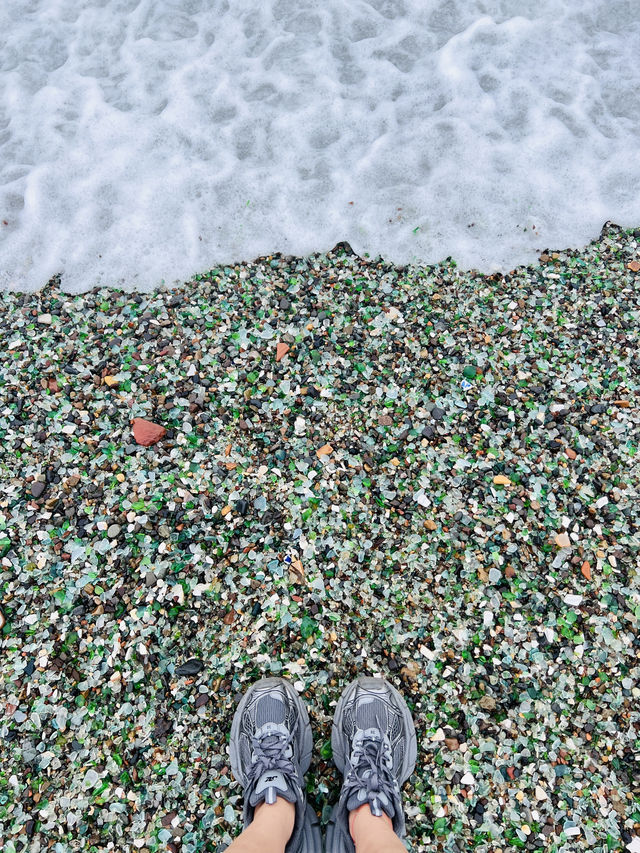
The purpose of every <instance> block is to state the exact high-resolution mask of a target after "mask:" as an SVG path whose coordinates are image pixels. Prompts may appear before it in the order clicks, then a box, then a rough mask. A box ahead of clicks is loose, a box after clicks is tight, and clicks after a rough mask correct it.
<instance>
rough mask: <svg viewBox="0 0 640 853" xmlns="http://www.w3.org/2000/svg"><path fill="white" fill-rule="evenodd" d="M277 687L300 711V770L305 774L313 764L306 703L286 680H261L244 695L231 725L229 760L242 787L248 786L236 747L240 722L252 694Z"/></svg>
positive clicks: (311, 740)
mask: <svg viewBox="0 0 640 853" xmlns="http://www.w3.org/2000/svg"><path fill="white" fill-rule="evenodd" d="M276 687H282V688H284V690H285V691H286V693H287V695H288V696H289V698H290V699H291V700H292V701H293V703H294V705H295V706H296V708H297V710H298V714H299V719H300V725H301V727H302V746H301V748H300V755H299V758H298V761H299V763H300V770H301V771H302V773H303V774H304V773H306V772H307V770H308V769H309V765H310V764H311V753H312V751H313V735H312V732H311V724H310V723H309V714H308V713H307V709H306V708H305V705H304V702H303V701H302V699H301V698H300V696H299V695H298V693H297V691H296V689H295V688H294V686H293V685H292V684H290V683H289V682H288V681H287V680H286V679H285V678H275V677H272V678H262V679H260V681H256V682H255V683H254V684H252V685H251V687H250V688H249V690H247V692H246V693H245V694H244V696H243V697H242V699H241V700H240V702H239V704H238V707H237V708H236V712H235V714H234V715H233V722H232V724H231V737H230V739H229V760H230V762H231V770H232V771H233V775H234V776H235V778H236V779H237V780H238V782H240V784H241V785H242V787H245V786H246V784H247V779H246V777H245V775H244V773H243V772H242V768H241V765H240V754H239V752H238V748H237V746H236V744H237V743H238V737H239V734H240V720H241V719H242V715H243V713H244V709H245V708H246V707H247V703H248V702H249V699H250V698H251V694H252V692H253V691H254V690H262V689H265V688H267V689H274V688H276Z"/></svg>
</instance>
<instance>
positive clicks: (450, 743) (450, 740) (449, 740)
mask: <svg viewBox="0 0 640 853" xmlns="http://www.w3.org/2000/svg"><path fill="white" fill-rule="evenodd" d="M444 742H445V743H446V745H447V749H450V750H451V751H452V752H454V751H455V750H456V749H459V747H460V741H459V740H458V738H457V737H446V738H445V739H444Z"/></svg>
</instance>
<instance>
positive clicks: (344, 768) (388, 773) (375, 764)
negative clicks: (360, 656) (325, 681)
mask: <svg viewBox="0 0 640 853" xmlns="http://www.w3.org/2000/svg"><path fill="white" fill-rule="evenodd" d="M331 747H332V749H333V760H334V761H335V763H336V767H337V768H338V770H340V771H341V772H342V773H343V774H344V781H343V783H342V791H341V792H340V799H339V800H338V803H337V805H336V806H335V808H334V810H333V813H332V815H331V818H330V820H329V825H328V826H327V843H326V848H325V849H326V851H327V853H353V851H355V845H354V843H353V840H352V838H351V834H350V832H349V812H351V811H353V810H354V809H357V808H359V807H360V806H362V805H364V804H365V803H369V808H370V809H371V811H372V813H373V814H374V815H382V813H383V812H384V813H385V814H387V815H388V816H389V817H390V818H391V821H392V823H393V829H394V831H395V833H396V835H397V836H398V837H399V838H403V837H404V832H405V823H404V813H403V811H402V798H401V794H400V786H401V785H402V784H403V783H404V782H406V780H407V779H408V778H409V776H410V775H411V773H412V772H413V768H414V767H415V763H416V753H417V747H416V733H415V729H414V726H413V720H412V719H411V713H410V711H409V709H408V708H407V703H406V702H405V701H404V699H403V698H402V696H401V695H400V694H399V693H398V691H397V690H396V689H395V687H393V686H392V685H391V684H389V683H388V682H387V681H385V680H384V679H383V678H367V677H362V678H358V679H357V680H356V681H353V682H352V683H351V684H350V685H349V686H348V687H347V688H346V689H345V690H344V692H343V694H342V696H341V697H340V701H339V702H338V706H337V708H336V712H335V714H334V717H333V729H332V731H331Z"/></svg>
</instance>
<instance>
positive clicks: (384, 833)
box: [349, 803, 407, 853]
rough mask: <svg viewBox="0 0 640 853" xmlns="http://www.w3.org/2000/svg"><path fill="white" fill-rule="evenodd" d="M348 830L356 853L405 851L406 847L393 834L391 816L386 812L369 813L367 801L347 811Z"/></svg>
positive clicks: (397, 852)
mask: <svg viewBox="0 0 640 853" xmlns="http://www.w3.org/2000/svg"><path fill="white" fill-rule="evenodd" d="M349 832H350V833H351V837H352V838H353V843H354V844H355V845H356V853H407V848H406V847H405V846H404V844H403V843H402V841H400V839H399V838H398V836H397V835H396V834H395V832H394V829H393V823H392V821H391V818H390V817H388V816H387V815H386V814H381V815H380V817H376V816H375V815H373V814H371V809H370V808H369V803H366V804H365V805H364V806H360V808H359V809H354V810H353V811H351V812H349Z"/></svg>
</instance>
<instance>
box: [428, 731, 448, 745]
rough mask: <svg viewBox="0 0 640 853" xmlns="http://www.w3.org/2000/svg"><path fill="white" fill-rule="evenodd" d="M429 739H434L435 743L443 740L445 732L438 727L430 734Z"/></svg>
mask: <svg viewBox="0 0 640 853" xmlns="http://www.w3.org/2000/svg"><path fill="white" fill-rule="evenodd" d="M431 740H432V741H435V742H436V743H437V742H438V741H443V740H445V734H444V732H443V731H442V729H438V730H437V731H436V733H435V734H433V735H431Z"/></svg>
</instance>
